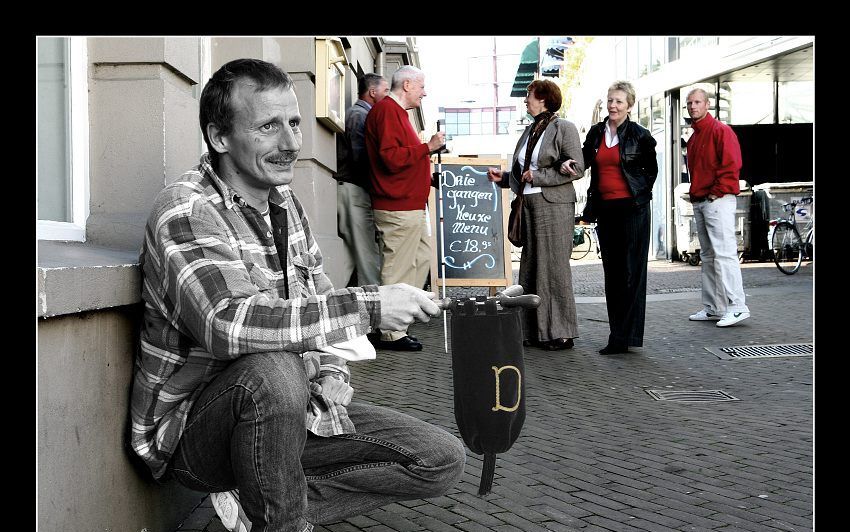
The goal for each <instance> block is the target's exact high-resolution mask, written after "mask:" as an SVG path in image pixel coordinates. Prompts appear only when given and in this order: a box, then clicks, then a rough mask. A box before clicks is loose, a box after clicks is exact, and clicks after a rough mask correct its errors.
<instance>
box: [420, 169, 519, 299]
mask: <svg viewBox="0 0 850 532" xmlns="http://www.w3.org/2000/svg"><path fill="white" fill-rule="evenodd" d="M441 164H442V167H443V174H441V176H440V179H441V186H442V187H443V209H444V210H445V208H446V204H447V197H446V196H447V188H449V187H446V186H445V185H444V175H445V167H446V166H447V165H468V166H471V167H474V168H476V169H477V170H478V171H479V172H480V171H482V170H483V171H485V172H486V170H487V168H488V167H499V168H502V169H503V170H504V169H505V167H506V164H507V163H506V161H505V160H504V159H494V158H478V157H442V163H441ZM479 177H481V176H477V177H476V180H477V179H478V178H479ZM483 179H484V180H485V181H486V180H487V178H486V176H484V177H483ZM497 190H498V191H499V193H500V198H499V201H500V202H501V219H499V220H491V221H490V223H491V224H496V223H498V224H499V226H498V227H499V228H500V233H499V238H498V240H497V242H498V243H499V244H500V246H499V247H500V248H501V252H502V263H503V265H504V268H503V270H502V271H500V272H499V274H500V275H501V276H499V277H488V278H483V277H482V278H472V279H470V278H452V277H451V276H450V275H449V273H450V272H449V270H446V277H447V278H446V279H443V278H442V274H443V272H442V267H443V265H442V264H441V263H440V256H441V251H440V247H439V246H440V239H438V238H437V235H438V234H441V231H445V232H446V233H444V234H447V233H448V232H449V229H448V228H447V227H446V225H447V224H448V223H449V220H448V219H446V218H445V212H441V211H440V205H438V197H437V190H435V189H433V188H432V190H431V195H430V196H429V198H428V211H429V215H430V222H431V227H432V228H434V232H433V233H432V236H431V238H432V240H431V243H432V247H433V248H434V254H433V255H432V260H431V280H432V283H431V285H432V286H433V287H442V286H443V284H445V286H486V287H489V288H490V295H495V293H496V288H497V287H507V286H510V285H511V284H513V268H512V265H511V248H510V246H511V244H510V242H509V241H508V239H507V234H508V213H509V212H510V201H509V199H508V198H509V194H510V189H508V188H501V187H498V185H497ZM441 214H442V215H443V216H444V223H443V224H441V223H440V219H439V216H440V215H441ZM447 249H448V248H447ZM443 260H445V258H444V259H443ZM494 273H495V272H494Z"/></svg>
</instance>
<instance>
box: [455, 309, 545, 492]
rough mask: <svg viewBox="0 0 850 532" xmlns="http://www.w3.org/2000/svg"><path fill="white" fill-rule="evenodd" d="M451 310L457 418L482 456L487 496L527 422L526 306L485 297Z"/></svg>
mask: <svg viewBox="0 0 850 532" xmlns="http://www.w3.org/2000/svg"><path fill="white" fill-rule="evenodd" d="M535 297H536V296H535ZM450 309H451V326H452V373H453V381H454V405H455V420H456V421H457V425H458V428H459V429H460V433H461V436H462V437H463V441H464V443H465V444H466V446H467V447H469V449H470V450H471V451H472V452H474V453H475V454H483V455H484V465H483V467H482V470H481V483H480V485H479V487H478V494H479V495H486V494H487V493H489V492H490V489H491V488H492V485H493V475H494V472H495V467H496V454H497V453H504V452H506V451H507V450H509V449H510V448H511V446H512V445H513V444H514V442H515V441H516V439H517V437H518V436H519V433H520V431H521V430H522V425H523V422H524V421H525V390H524V382H523V380H524V376H525V368H524V365H523V345H522V324H523V316H522V312H523V309H522V308H519V307H512V308H503V307H502V308H500V306H499V305H497V300H496V299H486V298H485V297H481V296H479V297H477V298H476V300H469V299H467V300H462V301H457V300H453V301H452V303H451V305H450Z"/></svg>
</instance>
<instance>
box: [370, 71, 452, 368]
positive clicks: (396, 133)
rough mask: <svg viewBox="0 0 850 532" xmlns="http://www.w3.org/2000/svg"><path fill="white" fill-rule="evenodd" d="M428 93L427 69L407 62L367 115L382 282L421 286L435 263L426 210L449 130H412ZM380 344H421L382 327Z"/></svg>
mask: <svg viewBox="0 0 850 532" xmlns="http://www.w3.org/2000/svg"><path fill="white" fill-rule="evenodd" d="M425 95H426V94H425V74H424V73H423V72H422V71H421V70H419V69H418V68H416V67H414V66H410V65H406V66H403V67H401V68H400V69H398V70H397V71H396V72H395V74H393V77H392V83H391V85H390V94H389V96H388V97H387V98H384V99H383V100H381V101H380V102H378V103H376V104H375V105H374V106H373V107H372V110H371V111H369V114H368V115H367V116H366V149H367V151H368V153H369V163H370V165H371V167H372V176H371V178H372V190H371V192H370V194H371V196H372V210H373V212H374V215H375V226H376V227H377V229H378V235H379V243H380V247H381V254H382V256H383V265H382V266H381V284H387V283H396V282H399V283H400V282H404V283H408V284H411V285H413V286H417V287H419V288H422V286H423V285H424V284H425V279H426V278H427V276H428V271H429V270H430V267H431V243H430V240H429V237H430V225H429V222H428V219H427V217H426V215H425V206H426V205H427V203H428V194H429V193H430V189H431V159H430V157H429V155H430V154H431V153H432V152H435V151H436V150H438V149H440V147H441V146H443V144H445V133H443V132H438V133H437V134H435V135H434V136H432V137H431V140H429V141H428V142H427V143H426V142H422V141H421V140H419V135H418V134H417V133H416V130H415V129H413V125H412V124H411V123H410V118H409V116H408V114H407V110H408V109H415V108H417V107H419V106H421V105H422V98H424V97H425ZM391 279H395V280H394V281H391ZM375 345H376V346H377V347H379V348H384V349H397V350H405V351H419V350H421V349H422V344H421V343H420V342H419V341H418V340H417V339H416V338H413V337H411V336H409V335H408V334H407V331H406V330H404V331H386V330H385V331H382V333H381V336H380V339H379V340H376V341H375Z"/></svg>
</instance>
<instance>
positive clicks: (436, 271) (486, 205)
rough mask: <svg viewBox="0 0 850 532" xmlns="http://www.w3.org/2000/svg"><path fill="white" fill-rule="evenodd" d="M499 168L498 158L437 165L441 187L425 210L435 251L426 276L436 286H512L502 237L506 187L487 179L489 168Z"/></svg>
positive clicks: (455, 159) (445, 161)
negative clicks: (433, 233)
mask: <svg viewBox="0 0 850 532" xmlns="http://www.w3.org/2000/svg"><path fill="white" fill-rule="evenodd" d="M503 166H504V161H503V160H502V159H480V158H477V157H453V158H448V157H443V159H442V164H441V165H438V169H439V170H441V174H440V187H441V189H442V190H441V191H439V192H437V193H436V194H432V205H431V208H430V211H431V213H432V220H434V221H435V223H434V227H435V228H436V239H435V244H436V245H435V246H434V247H435V248H436V255H437V260H436V262H432V268H431V278H432V279H437V283H436V284H437V285H442V284H443V283H445V285H446V286H508V285H510V284H512V277H513V274H512V269H511V263H510V243H509V242H508V240H507V238H505V235H506V233H507V212H508V210H509V209H510V207H509V204H508V194H509V193H510V191H509V189H503V188H501V187H499V185H497V184H496V183H491V182H490V181H488V180H487V168H488V167H499V168H501V167H503ZM440 193H442V202H441V201H440V199H439V195H440ZM440 203H442V205H440ZM441 217H442V222H441ZM443 237H445V239H444V238H443ZM444 253H445V265H444V264H443V254H444ZM444 270H445V273H444ZM444 276H445V279H444Z"/></svg>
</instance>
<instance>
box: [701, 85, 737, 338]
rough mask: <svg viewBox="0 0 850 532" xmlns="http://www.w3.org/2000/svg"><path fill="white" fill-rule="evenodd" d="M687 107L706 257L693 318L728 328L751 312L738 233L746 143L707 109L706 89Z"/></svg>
mask: <svg viewBox="0 0 850 532" xmlns="http://www.w3.org/2000/svg"><path fill="white" fill-rule="evenodd" d="M687 107H688V114H689V115H690V116H691V120H692V122H691V127H693V128H694V133H693V135H691V138H690V139H689V140H688V170H689V171H690V174H691V188H690V199H691V203H692V204H693V207H694V221H695V222H696V226H697V235H698V236H699V245H700V252H699V254H700V259H701V260H702V303H703V308H702V310H700V311H699V312H697V313H695V314H691V316H690V317H689V319H690V320H691V321H709V320H711V321H717V326H718V327H729V326H730V325H735V324H736V323H738V322H740V321H741V320H745V319H747V318H749V317H750V309H749V308H748V307H747V304H746V301H745V296H744V285H743V282H742V280H741V266H740V264H739V263H738V242H737V238H736V237H735V207H736V206H737V201H738V200H737V198H736V196H737V195H738V194H739V193H740V192H741V189H740V185H739V183H738V175H739V172H740V171H741V146H740V144H739V143H738V137H737V136H735V132H734V131H732V128H730V127H729V126H727V125H726V124H724V123H722V122H720V121H718V120H716V119H715V118H714V117H713V116H711V113H709V112H708V94H707V93H706V92H705V91H704V90H702V89H698V88H697V89H693V90H691V91H690V92H689V93H688V98H687Z"/></svg>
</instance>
